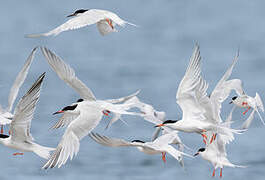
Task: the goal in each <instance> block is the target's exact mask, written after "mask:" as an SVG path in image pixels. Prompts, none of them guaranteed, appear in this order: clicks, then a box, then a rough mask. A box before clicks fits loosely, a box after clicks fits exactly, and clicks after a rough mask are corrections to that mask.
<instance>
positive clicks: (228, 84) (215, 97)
mask: <svg viewBox="0 0 265 180" xmlns="http://www.w3.org/2000/svg"><path fill="white" fill-rule="evenodd" d="M238 56H239V53H237V55H236V56H235V58H234V60H233V62H232V64H231V65H230V67H229V68H228V69H227V70H226V72H225V74H224V75H223V77H222V78H221V79H220V80H219V82H218V83H217V85H216V86H215V88H214V90H213V92H212V93H211V95H210V100H211V104H212V110H213V117H214V118H215V119H216V120H217V122H218V123H220V122H221V117H220V113H221V107H222V103H223V102H224V101H225V100H226V99H227V97H228V96H229V94H230V92H231V91H232V90H235V91H236V92H237V94H240V95H243V94H244V91H243V88H242V82H241V80H240V79H232V80H228V79H229V77H230V76H231V73H232V71H233V68H234V66H235V64H236V62H237V61H238Z"/></svg>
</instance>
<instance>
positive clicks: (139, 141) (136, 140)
mask: <svg viewBox="0 0 265 180" xmlns="http://www.w3.org/2000/svg"><path fill="white" fill-rule="evenodd" d="M133 142H138V143H144V141H141V140H138V139H135V140H132V143H133Z"/></svg>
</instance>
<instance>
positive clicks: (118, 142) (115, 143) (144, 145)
mask: <svg viewBox="0 0 265 180" xmlns="http://www.w3.org/2000/svg"><path fill="white" fill-rule="evenodd" d="M89 136H90V137H91V138H92V139H93V140H94V141H96V142H97V143H99V144H101V145H103V146H110V147H123V146H132V147H136V148H137V149H138V150H139V151H141V152H143V153H145V154H150V155H153V154H160V153H162V154H165V153H168V154H170V155H171V156H173V157H174V158H175V159H177V160H178V161H179V162H180V161H181V160H182V156H181V155H185V156H189V157H192V156H190V155H188V154H186V153H184V152H181V151H178V150H176V149H175V148H174V147H173V146H171V145H170V144H172V143H173V141H174V140H175V136H176V134H175V133H174V132H173V133H167V134H165V135H162V136H160V137H158V138H157V139H156V140H154V141H152V142H144V141H141V140H133V141H131V142H128V141H125V140H123V139H116V138H110V137H107V136H103V135H100V134H97V133H93V132H91V133H90V134H89ZM163 160H165V159H163Z"/></svg>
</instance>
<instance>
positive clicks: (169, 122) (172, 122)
mask: <svg viewBox="0 0 265 180" xmlns="http://www.w3.org/2000/svg"><path fill="white" fill-rule="evenodd" d="M177 121H178V120H166V121H164V122H163V123H162V124H158V125H156V126H155V127H161V126H166V125H171V124H174V123H176V122H177Z"/></svg>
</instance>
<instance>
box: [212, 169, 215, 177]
mask: <svg viewBox="0 0 265 180" xmlns="http://www.w3.org/2000/svg"><path fill="white" fill-rule="evenodd" d="M214 176H215V169H213V175H212V177H214Z"/></svg>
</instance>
